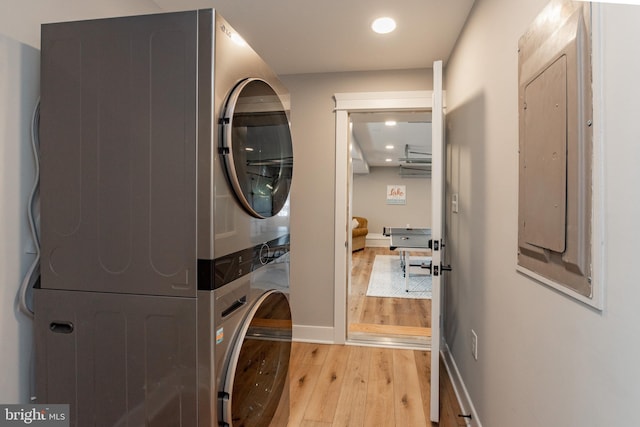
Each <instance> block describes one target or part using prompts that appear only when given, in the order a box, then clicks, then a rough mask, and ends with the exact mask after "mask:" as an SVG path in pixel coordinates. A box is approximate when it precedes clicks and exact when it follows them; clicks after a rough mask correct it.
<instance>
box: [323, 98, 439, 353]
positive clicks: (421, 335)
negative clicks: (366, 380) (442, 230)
mask: <svg viewBox="0 0 640 427" xmlns="http://www.w3.org/2000/svg"><path fill="white" fill-rule="evenodd" d="M335 99H336V217H335V221H336V236H335V241H336V277H335V279H336V280H335V283H336V289H335V292H336V306H335V312H334V313H335V342H338V343H344V342H347V341H350V342H359V341H369V342H375V343H376V344H390V345H396V344H397V345H403V346H407V345H417V346H419V347H428V346H429V345H430V343H431V341H430V337H429V335H430V333H429V332H430V319H431V316H430V309H431V307H430V305H431V304H430V300H428V302H426V301H424V300H417V301H416V300H411V299H407V300H406V304H398V302H400V303H403V302H405V301H400V300H397V301H392V300H387V299H386V298H385V299H382V298H377V299H375V298H371V299H370V300H369V301H366V300H365V298H366V296H363V294H364V293H365V291H366V287H367V285H368V281H369V279H370V274H371V267H372V264H373V262H374V261H373V260H374V259H375V257H376V255H387V256H394V255H395V256H397V253H394V252H392V251H390V249H389V246H388V245H385V244H384V243H383V244H382V245H381V246H380V247H377V248H369V249H368V250H367V248H366V247H365V250H364V251H362V252H361V253H356V254H352V251H351V248H352V244H351V243H352V242H351V223H352V217H353V216H354V215H357V212H352V207H353V206H352V191H353V188H354V180H353V174H352V170H353V168H354V162H355V158H354V161H352V154H351V150H350V149H351V145H352V136H351V132H349V129H351V127H352V126H353V125H352V124H351V123H352V122H353V119H354V118H355V119H356V120H358V119H359V117H360V115H362V114H370V115H373V113H401V112H404V113H414V114H424V113H428V112H430V111H431V107H432V92H431V91H412V92H381V93H349V94H336V95H335ZM399 145H400V148H401V150H402V156H403V157H407V155H406V154H409V157H410V156H414V155H415V154H414V153H408V152H407V151H405V146H404V145H403V144H402V143H399ZM409 148H411V147H409ZM394 158H395V159H394V161H397V159H398V158H400V157H399V156H394ZM356 166H357V165H356ZM374 168H375V166H374ZM399 169H400V168H399V166H398V167H397V169H396V171H395V173H399ZM405 172H406V171H405ZM409 173H411V172H409ZM398 178H399V177H398ZM356 179H357V178H356ZM389 184H397V182H390V183H389ZM425 187H426V185H425ZM383 191H384V190H383ZM426 194H427V191H426V190H425V195H426ZM416 196H418V195H416V194H414V197H416ZM383 197H384V195H383ZM389 222H391V223H388V224H384V225H385V226H405V225H406V224H407V223H406V222H404V223H402V224H399V223H395V224H394V223H392V222H393V219H390V220H389ZM380 224H381V223H380V221H379V220H377V219H376V220H374V221H373V224H372V226H373V227H374V228H372V230H371V233H372V234H380V235H381V234H382V227H381V226H380ZM415 225H416V226H423V225H429V224H423V223H416V224H415ZM385 246H386V247H385ZM352 272H353V276H352ZM394 302H395V304H394ZM386 303H388V304H386ZM411 312H416V313H418V315H417V316H413V317H414V319H413V320H411V316H407V315H406V314H407V313H411ZM381 313H382V314H381ZM384 313H387V314H384ZM394 313H395V314H397V316H396V315H395V314H394ZM368 315H370V316H369V317H367V316H368ZM371 316H373V317H371ZM376 316H377V319H374V318H375V317H376ZM394 316H395V317H394ZM403 316H404V320H399V318H400V317H403ZM394 323H395V325H394ZM398 332H400V333H398Z"/></svg>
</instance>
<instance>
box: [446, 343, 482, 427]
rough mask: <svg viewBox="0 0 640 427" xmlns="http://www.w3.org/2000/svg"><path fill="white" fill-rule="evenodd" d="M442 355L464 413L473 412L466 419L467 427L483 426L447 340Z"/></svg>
mask: <svg viewBox="0 0 640 427" xmlns="http://www.w3.org/2000/svg"><path fill="white" fill-rule="evenodd" d="M440 356H441V357H442V360H443V361H444V366H445V367H446V368H447V374H449V378H451V384H452V385H453V390H454V392H455V393H456V398H457V399H458V403H460V409H461V410H462V413H463V414H471V420H467V419H465V422H466V424H467V427H482V423H480V418H478V413H477V412H476V408H475V407H474V406H473V402H472V401H471V396H469V392H468V391H467V387H466V386H465V385H464V381H463V380H462V376H461V375H460V371H459V370H458V366H457V365H456V361H455V360H454V359H453V354H451V351H450V350H449V346H448V345H447V343H446V342H445V343H444V345H443V346H442V351H441V352H440ZM456 415H457V414H456Z"/></svg>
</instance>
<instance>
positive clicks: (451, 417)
mask: <svg viewBox="0 0 640 427" xmlns="http://www.w3.org/2000/svg"><path fill="white" fill-rule="evenodd" d="M367 360H368V363H367V362H366V361H367ZM430 362H431V358H430V353H429V352H427V351H417V350H416V351H414V350H399V349H390V348H376V347H347V346H334V345H327V344H307V343H294V345H293V348H292V356H291V366H290V377H289V381H290V404H291V406H290V417H289V422H288V424H286V423H284V422H283V421H282V418H280V419H274V422H273V423H272V424H271V426H272V427H287V426H288V427H333V426H349V427H351V426H353V427H358V426H362V427H372V426H373V427H377V426H380V427H394V426H397V427H411V426H431V427H437V426H439V427H464V425H465V424H464V419H462V418H460V417H458V416H457V415H458V414H460V407H459V405H458V402H457V400H456V397H455V393H454V391H453V386H452V385H451V381H450V380H449V378H448V376H447V372H446V369H445V368H444V365H443V364H441V366H440V367H439V369H440V379H441V383H440V423H439V424H438V425H436V424H433V425H432V424H431V423H429V412H428V410H429V406H428V404H429V394H428V392H429V391H430V382H429V379H430V368H429V365H430ZM365 363H366V364H367V365H368V369H366V371H368V372H367V373H365V372H364V371H365V370H364V369H361V368H360V365H361V364H365ZM329 366H330V367H329ZM340 366H341V367H340ZM331 372H335V377H336V379H335V380H334V381H327V374H328V373H331ZM339 378H341V381H340V380H339ZM358 380H360V381H365V385H366V393H365V394H366V395H365V396H364V397H363V396H362V395H363V388H364V386H363V383H362V382H359V381H358ZM323 382H325V383H326V382H328V383H329V384H328V385H327V384H324V385H321V383H323ZM337 382H340V383H341V384H340V385H339V387H335V385H336V383H337ZM350 388H354V390H349V389H350ZM332 395H333V396H334V399H333V401H328V400H330V399H328V398H329V397H330V396H332ZM363 399H364V402H365V403H364V404H363V403H360V402H362V400H363ZM343 401H344V402H343ZM347 402H351V403H350V404H347ZM360 405H364V419H363V421H362V422H361V416H360V415H358V416H355V415H351V414H349V413H348V412H349V411H347V408H348V407H350V406H351V407H353V408H356V409H354V412H357V413H361V411H362V409H359V408H360V407H361V406H360ZM318 413H324V416H323V417H318ZM316 418H323V419H316Z"/></svg>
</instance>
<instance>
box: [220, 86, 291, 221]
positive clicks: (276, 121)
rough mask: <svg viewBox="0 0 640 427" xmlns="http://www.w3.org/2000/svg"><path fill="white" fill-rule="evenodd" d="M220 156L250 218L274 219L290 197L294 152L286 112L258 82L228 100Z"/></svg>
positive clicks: (240, 88) (238, 89)
mask: <svg viewBox="0 0 640 427" xmlns="http://www.w3.org/2000/svg"><path fill="white" fill-rule="evenodd" d="M222 125H223V128H222V130H223V131H222V138H221V144H222V147H221V149H220V153H221V155H222V158H223V163H224V165H225V170H226V173H227V178H228V179H229V183H230V184H231V186H232V187H233V189H234V192H235V193H236V198H237V199H238V201H239V202H240V204H242V206H243V207H244V208H245V209H246V210H247V212H249V213H250V214H251V215H253V216H255V217H257V218H269V217H272V216H274V215H276V214H277V213H278V212H280V210H281V209H282V207H283V206H284V204H285V202H286V201H287V197H288V195H289V188H290V186H291V175H292V169H293V149H292V144H291V131H290V128H289V118H288V116H287V110H286V109H285V107H284V105H283V104H282V102H281V100H280V97H279V96H278V94H277V93H276V91H275V90H274V89H273V88H272V87H271V86H270V85H269V84H268V83H267V82H266V81H264V80H262V79H256V78H251V79H246V80H243V81H242V82H240V83H239V84H238V85H237V86H236V87H235V88H234V89H233V91H232V92H231V95H230V96H229V98H228V99H227V103H226V106H225V110H224V116H223V118H222Z"/></svg>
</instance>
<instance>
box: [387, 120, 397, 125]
mask: <svg viewBox="0 0 640 427" xmlns="http://www.w3.org/2000/svg"><path fill="white" fill-rule="evenodd" d="M384 124H385V125H386V126H395V125H397V124H398V122H396V121H395V120H387V121H386V122H384Z"/></svg>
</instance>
